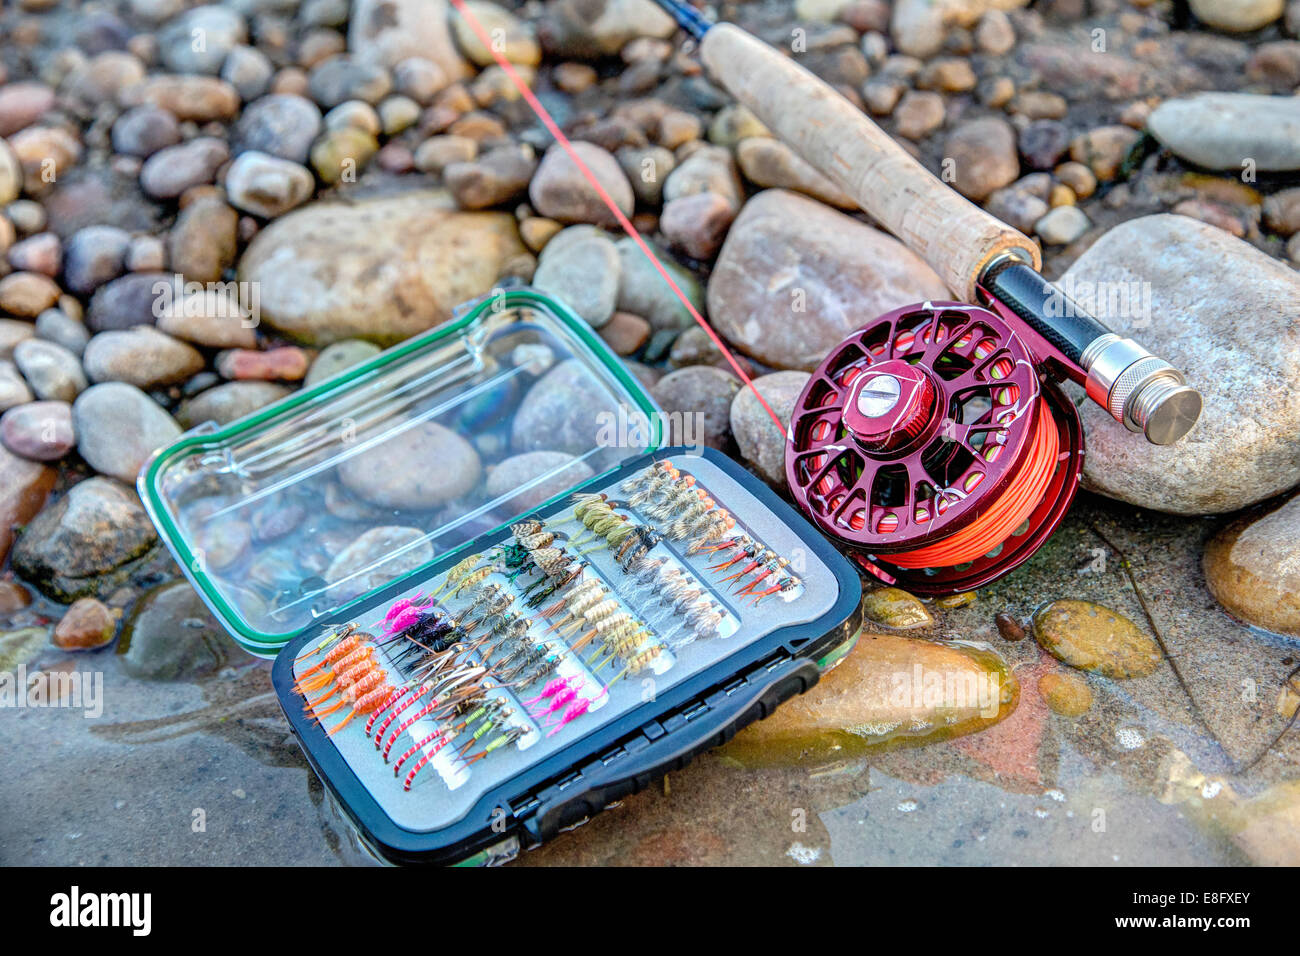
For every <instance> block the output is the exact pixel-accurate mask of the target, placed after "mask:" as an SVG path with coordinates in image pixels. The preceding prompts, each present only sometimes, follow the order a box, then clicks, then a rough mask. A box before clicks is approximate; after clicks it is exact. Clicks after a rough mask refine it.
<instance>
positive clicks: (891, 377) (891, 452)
mask: <svg viewBox="0 0 1300 956" xmlns="http://www.w3.org/2000/svg"><path fill="white" fill-rule="evenodd" d="M788 439H789V440H788V442H787V446H786V461H785V467H786V477H787V478H788V480H789V483H790V489H791V492H792V493H793V495H794V498H795V500H796V501H797V502H798V504H799V505H800V507H801V508H802V509H803V510H804V512H805V513H806V514H807V515H808V516H809V517H810V518H811V519H812V521H813V522H814V523H815V524H816V525H817V526H818V527H819V528H820V529H821V530H822V531H824V532H825V533H827V534H829V535H831V536H832V537H833V538H835V539H837V540H839V541H842V542H844V543H845V544H848V545H850V546H851V547H852V548H853V549H855V553H854V555H853V556H854V557H855V558H856V559H857V560H858V562H859V563H860V564H861V565H862V566H863V567H865V568H866V569H867V570H869V571H871V572H872V573H873V574H875V575H876V576H877V577H879V578H881V579H882V580H884V581H886V582H888V583H898V584H900V585H902V586H903V587H905V588H907V589H908V590H911V591H914V592H916V593H920V594H953V593H958V592H961V591H966V590H970V589H971V588H976V587H979V586H980V585H983V584H987V583H988V582H989V581H992V580H993V579H995V578H997V577H1000V576H1001V575H1003V574H1005V573H1006V572H1008V571H1010V570H1011V569H1012V568H1014V567H1016V566H1017V565H1019V564H1021V563H1022V562H1023V561H1025V560H1026V559H1027V558H1028V557H1029V556H1030V555H1031V554H1033V553H1034V551H1035V550H1036V549H1037V548H1038V547H1039V545H1041V544H1042V543H1043V542H1044V541H1046V540H1047V538H1048V537H1049V536H1050V535H1051V534H1052V532H1053V531H1054V530H1055V529H1056V526H1057V524H1058V523H1059V522H1060V520H1061V518H1062V517H1063V516H1064V514H1065V511H1066V509H1068V508H1069V506H1070V502H1071V501H1072V500H1073V498H1074V492H1075V489H1076V488H1077V486H1078V481H1079V472H1080V470H1081V469H1082V466H1083V453H1084V452H1083V429H1082V427H1081V425H1080V423H1079V417H1078V413H1077V412H1076V410H1075V407H1074V404H1073V403H1072V402H1071V401H1070V400H1069V399H1068V398H1067V397H1066V396H1065V395H1064V394H1063V393H1062V392H1061V391H1060V389H1058V388H1057V387H1056V386H1055V385H1054V384H1052V383H1051V382H1048V381H1045V379H1044V377H1043V375H1042V374H1041V372H1040V367H1039V363H1038V361H1037V360H1036V359H1035V357H1034V356H1033V355H1032V354H1031V353H1030V351H1029V349H1028V348H1027V347H1026V346H1025V344H1024V342H1023V341H1022V340H1021V339H1020V338H1019V337H1018V336H1017V335H1016V333H1015V332H1014V331H1013V330H1012V328H1011V327H1010V326H1009V325H1008V324H1007V323H1006V322H1005V321H1004V320H1003V319H1002V318H1000V317H999V316H998V315H996V314H995V313H993V312H990V311H989V310H987V309H983V308H979V307H977V306H970V305H963V304H961V303H956V302H926V303H924V304H922V305H914V306H907V307H904V308H901V309H896V310H894V311H893V312H890V313H887V314H886V315H883V316H881V317H879V318H877V319H875V320H874V321H872V322H870V323H869V324H867V325H865V326H863V327H862V328H861V329H859V330H858V331H856V332H854V333H853V334H852V335H850V336H849V337H848V338H846V339H845V340H844V341H843V342H841V343H840V344H839V345H838V346H837V347H836V348H835V349H834V350H833V351H832V352H831V354H830V355H828V356H827V357H826V359H825V360H824V361H823V362H822V363H821V365H820V366H818V368H817V370H816V371H815V372H814V373H813V375H812V378H811V379H810V380H809V381H808V384H807V385H806V386H805V388H804V390H803V394H802V395H801V396H800V397H799V401H798V402H797V403H796V404H795V407H794V412H793V414H792V415H791V419H790V430H789V433H788Z"/></svg>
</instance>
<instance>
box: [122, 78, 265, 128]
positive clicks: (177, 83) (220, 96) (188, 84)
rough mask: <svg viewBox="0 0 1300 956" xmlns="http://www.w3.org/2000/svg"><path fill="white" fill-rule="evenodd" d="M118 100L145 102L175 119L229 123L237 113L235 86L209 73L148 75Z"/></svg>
mask: <svg viewBox="0 0 1300 956" xmlns="http://www.w3.org/2000/svg"><path fill="white" fill-rule="evenodd" d="M119 99H120V100H121V101H122V105H123V106H127V107H130V106H139V105H141V104H145V103H147V104H150V105H152V106H157V107H160V108H161V109H165V110H167V112H169V113H171V114H172V115H173V116H175V117H176V118H177V119H178V120H193V121H194V122H195V123H208V122H211V121H213V120H220V121H221V122H229V121H230V120H232V119H234V118H235V116H236V114H238V113H239V94H238V93H237V92H235V88H234V87H233V86H231V85H230V84H229V83H227V82H226V81H225V80H219V79H217V78H216V77H213V76H182V75H175V74H162V75H158V76H151V77H147V78H145V79H144V80H143V81H141V82H140V83H137V84H135V85H134V86H131V87H128V88H127V89H125V90H123V91H122V94H121V96H120V97H119Z"/></svg>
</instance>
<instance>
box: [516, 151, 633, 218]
mask: <svg viewBox="0 0 1300 956" xmlns="http://www.w3.org/2000/svg"><path fill="white" fill-rule="evenodd" d="M573 151H574V153H575V154H576V155H577V156H578V157H579V158H580V159H581V160H582V161H583V163H585V164H586V166H587V168H588V169H590V170H591V172H592V174H593V175H594V176H595V177H596V181H597V182H599V183H600V185H601V186H602V187H603V188H604V190H605V192H606V193H608V195H609V196H610V198H612V199H613V200H614V203H615V204H616V205H617V206H618V208H619V210H620V211H622V213H623V214H624V215H625V216H630V215H632V208H633V205H634V202H635V200H634V198H633V195H632V184H631V183H629V182H628V181H627V177H626V176H625V175H623V170H622V169H621V168H620V167H619V164H618V160H617V159H615V158H614V157H613V156H612V155H610V153H609V152H608V151H607V150H604V149H601V148H600V147H599V146H597V145H595V144H594V143H586V142H575V143H574V144H573ZM528 195H529V197H530V198H531V199H532V203H533V206H534V207H535V208H536V209H537V211H538V212H539V213H541V214H542V215H543V216H549V217H550V218H551V219H558V220H559V221H560V222H590V223H595V224H596V225H603V226H614V225H617V222H616V220H615V219H614V216H613V214H612V213H611V212H610V211H609V209H608V208H607V207H606V206H605V204H604V202H603V201H602V200H601V198H600V195H599V194H598V193H597V192H596V190H595V189H593V188H592V186H591V184H590V183H589V182H587V179H586V177H585V176H584V175H583V174H582V172H581V171H580V170H579V169H578V167H577V164H575V163H574V162H573V160H572V159H570V158H569V155H568V153H566V152H565V151H564V150H563V149H562V148H561V147H560V146H559V145H555V146H552V147H551V148H550V149H548V150H547V151H546V154H545V155H544V156H543V157H542V161H541V163H540V164H539V165H538V167H537V173H536V175H534V176H533V181H532V183H531V184H530V185H529V187H528Z"/></svg>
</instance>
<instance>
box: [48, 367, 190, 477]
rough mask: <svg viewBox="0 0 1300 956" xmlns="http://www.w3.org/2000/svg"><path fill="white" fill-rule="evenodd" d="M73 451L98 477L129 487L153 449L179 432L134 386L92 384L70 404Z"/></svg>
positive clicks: (174, 424)
mask: <svg viewBox="0 0 1300 956" xmlns="http://www.w3.org/2000/svg"><path fill="white" fill-rule="evenodd" d="M72 419H73V427H74V430H75V432H76V434H77V451H78V452H79V453H80V454H81V457H82V458H84V459H85V460H86V463H87V464H88V465H90V467H92V468H94V469H95V470H96V471H98V472H99V473H100V474H104V475H110V476H112V477H114V478H118V479H120V480H122V481H125V482H128V483H133V482H134V481H135V476H136V475H137V474H138V473H139V471H140V466H141V465H143V464H144V462H145V460H146V459H147V458H148V457H149V456H150V455H151V454H153V451H154V449H155V448H161V447H162V446H164V445H167V444H169V443H170V442H171V441H172V440H173V439H175V438H176V437H178V436H179V435H180V433H181V430H180V427H179V426H177V424H176V422H175V421H173V420H172V417H171V416H170V415H168V414H167V413H166V412H165V411H163V409H162V408H160V407H159V406H158V405H157V403H155V402H154V401H153V400H152V399H151V398H150V397H149V396H148V395H146V394H145V393H144V392H142V391H140V390H139V389H138V388H136V387H135V386H133V385H128V384H126V383H125V382H108V383H105V384H103V385H92V386H91V387H90V388H88V389H86V390H85V391H84V392H82V393H81V394H80V395H78V396H77V400H76V401H75V402H74V403H73V405H72Z"/></svg>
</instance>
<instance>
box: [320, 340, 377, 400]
mask: <svg viewBox="0 0 1300 956" xmlns="http://www.w3.org/2000/svg"><path fill="white" fill-rule="evenodd" d="M378 354H379V346H377V345H375V344H374V343H373V342H363V341H361V340H360V339H344V340H343V341H342V342H335V343H334V344H333V345H329V346H326V347H325V348H324V349H322V350H321V353H320V354H319V355H318V356H316V360H315V361H314V362H312V363H311V368H310V369H308V371H307V377H306V378H305V379H304V380H303V385H305V386H306V387H307V388H311V387H312V386H313V385H317V384H319V383H321V382H323V381H325V380H326V379H328V378H333V377H334V376H335V375H338V374H339V373H340V372H344V371H346V370H348V369H350V368H352V367H353V366H355V365H360V364H361V363H362V362H368V361H370V360H371V359H372V358H374V357H375V356H376V355H378Z"/></svg>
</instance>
